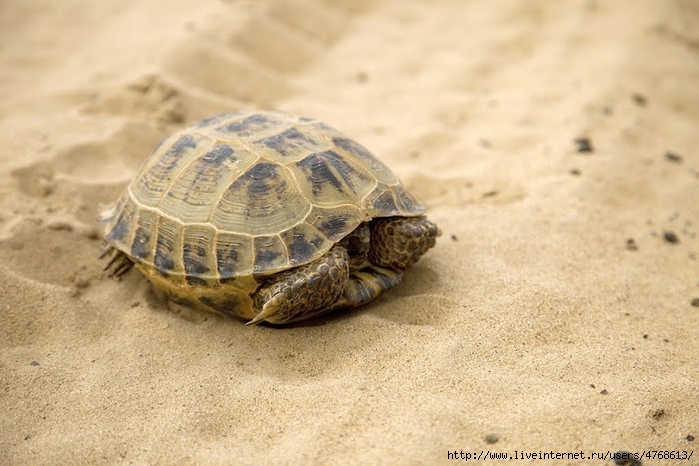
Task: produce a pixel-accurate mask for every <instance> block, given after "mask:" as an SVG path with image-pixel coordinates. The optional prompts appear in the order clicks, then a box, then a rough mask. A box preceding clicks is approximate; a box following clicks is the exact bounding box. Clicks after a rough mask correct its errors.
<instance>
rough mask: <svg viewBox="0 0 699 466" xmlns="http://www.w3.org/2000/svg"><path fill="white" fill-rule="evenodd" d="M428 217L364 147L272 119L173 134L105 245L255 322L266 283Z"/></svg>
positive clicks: (174, 288)
mask: <svg viewBox="0 0 699 466" xmlns="http://www.w3.org/2000/svg"><path fill="white" fill-rule="evenodd" d="M424 211H425V208H424V207H423V206H422V205H421V204H419V203H418V202H416V200H415V199H414V198H413V197H412V196H411V195H410V194H409V193H408V192H407V191H406V190H405V189H404V187H403V186H402V185H401V183H400V181H399V180H398V178H397V177H396V176H395V175H394V174H393V173H392V172H391V170H390V169H389V168H388V167H386V165H384V164H383V163H382V162H381V161H379V160H378V159H377V158H376V157H375V156H374V155H372V154H371V153H370V152H369V151H368V150H367V149H365V148H364V147H363V146H361V145H360V144H358V143H356V142H355V141H353V140H352V139H350V138H348V137H347V136H345V135H343V134H342V133H340V132H339V131H337V130H335V129H333V128H331V127H330V126H328V125H326V124H324V123H322V122H320V121H318V120H316V119H312V118H307V117H300V116H293V115H289V114H286V113H282V112H274V111H268V112H239V113H226V114H221V115H217V116H214V117H211V118H207V119H204V120H202V121H200V122H198V123H195V124H193V125H191V126H188V127H186V128H184V129H183V130H181V131H179V132H177V133H175V134H173V135H172V136H170V137H168V138H166V139H165V140H163V141H162V142H161V143H160V144H158V146H157V147H156V148H155V150H154V151H153V153H152V154H151V155H150V156H149V157H148V159H146V161H145V162H144V163H143V165H142V166H141V168H140V169H139V171H138V174H137V175H136V177H135V178H134V180H133V181H132V182H131V183H130V184H129V185H128V186H127V188H126V190H125V192H124V193H123V194H122V196H121V197H120V198H119V199H118V200H117V201H116V202H115V203H114V204H113V205H112V206H110V207H108V208H107V209H105V210H104V211H103V212H102V213H101V215H100V217H101V221H102V222H103V224H104V239H105V240H106V241H107V242H108V243H109V244H110V245H111V246H113V247H114V248H115V249H117V250H118V251H120V252H122V253H124V254H125V255H127V256H128V257H129V259H130V260H131V261H132V262H134V264H135V265H136V267H137V268H138V269H139V270H140V271H141V272H142V273H144V275H145V276H146V277H148V279H149V280H151V282H153V284H154V285H155V286H156V288H158V289H159V290H161V291H162V292H164V293H165V294H166V295H167V297H169V298H170V299H172V300H174V301H176V302H180V303H183V304H187V305H191V306H194V307H199V308H205V309H207V310H213V311H217V312H221V313H224V314H229V315H237V316H240V317H243V318H252V317H254V315H255V312H254V311H253V309H252V302H251V299H250V296H251V295H252V294H253V293H254V291H255V290H256V289H257V288H258V287H259V285H260V283H262V282H263V281H264V279H265V278H266V277H268V276H270V275H272V274H275V273H278V272H281V271H284V270H287V269H290V268H293V267H298V266H301V265H304V264H307V263H309V262H311V261H314V260H315V259H317V258H319V257H320V256H322V255H323V254H324V253H325V252H326V251H328V250H329V249H330V248H331V247H332V246H333V245H334V244H335V243H337V242H338V241H340V240H341V239H342V238H344V237H345V236H347V235H348V234H349V233H350V232H352V231H353V230H354V229H355V228H357V227H358V226H359V225H360V224H361V223H362V222H367V221H369V220H371V219H373V218H379V217H401V216H404V217H412V216H418V215H421V214H422V213H424ZM222 291H223V292H222ZM233 309H235V311H234V310H233Z"/></svg>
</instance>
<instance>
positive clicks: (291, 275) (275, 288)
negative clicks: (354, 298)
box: [247, 245, 349, 325]
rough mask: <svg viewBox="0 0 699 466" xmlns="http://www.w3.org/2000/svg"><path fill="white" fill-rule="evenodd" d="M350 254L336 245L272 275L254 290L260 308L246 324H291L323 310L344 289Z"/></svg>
mask: <svg viewBox="0 0 699 466" xmlns="http://www.w3.org/2000/svg"><path fill="white" fill-rule="evenodd" d="M348 280H349V256H348V255H347V251H346V250H345V248H343V247H342V246H340V245H335V246H334V247H333V248H332V249H330V250H329V251H328V252H326V253H325V254H324V255H323V256H322V257H320V258H319V259H317V260H315V261H313V262H311V263H310V264H306V265H304V266H301V267H298V268H295V269H291V270H287V271H285V272H280V273H278V274H277V275H273V276H272V277H270V278H269V279H268V280H267V282H265V283H264V285H262V287H261V288H260V289H259V290H258V291H257V292H256V293H255V296H254V298H253V301H254V303H255V307H257V308H258V309H260V312H259V313H258V314H257V315H256V316H255V318H254V319H252V320H251V321H250V322H248V323H247V325H254V324H258V323H260V322H263V321H265V322H269V323H271V324H288V323H291V322H298V321H300V320H305V319H308V318H310V317H314V316H317V315H319V314H323V313H325V312H327V311H328V310H329V306H330V305H331V304H332V303H334V302H336V301H337V300H338V298H339V297H340V296H342V293H343V292H344V291H345V288H346V286H347V281H348Z"/></svg>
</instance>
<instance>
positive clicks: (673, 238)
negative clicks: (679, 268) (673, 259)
mask: <svg viewBox="0 0 699 466" xmlns="http://www.w3.org/2000/svg"><path fill="white" fill-rule="evenodd" d="M663 239H664V240H665V241H667V242H668V243H671V244H677V243H679V242H680V239H679V238H678V237H677V235H676V234H675V232H674V231H669V230H665V231H663Z"/></svg>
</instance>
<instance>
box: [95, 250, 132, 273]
mask: <svg viewBox="0 0 699 466" xmlns="http://www.w3.org/2000/svg"><path fill="white" fill-rule="evenodd" d="M109 255H111V257H110V258H109V261H107V264H106V265H105V266H104V268H103V269H102V270H103V271H107V270H108V271H109V273H108V274H107V276H108V277H110V278H118V277H121V276H122V275H124V274H125V273H126V272H128V271H129V270H131V267H133V262H131V259H129V257H128V256H127V255H126V254H124V253H123V252H121V251H119V250H117V249H116V248H115V247H114V246H112V245H111V244H110V245H107V246H105V247H104V248H103V249H102V251H100V254H99V258H100V259H104V258H105V257H107V256H109Z"/></svg>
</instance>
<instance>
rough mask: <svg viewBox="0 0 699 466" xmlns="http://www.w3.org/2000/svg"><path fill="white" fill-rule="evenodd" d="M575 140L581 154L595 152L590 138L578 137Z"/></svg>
mask: <svg viewBox="0 0 699 466" xmlns="http://www.w3.org/2000/svg"><path fill="white" fill-rule="evenodd" d="M573 142H575V145H576V146H577V150H578V153H579V154H584V153H591V152H594V149H593V148H592V141H590V138H585V137H582V138H576V139H575V140H574V141H573Z"/></svg>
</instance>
